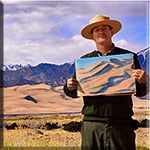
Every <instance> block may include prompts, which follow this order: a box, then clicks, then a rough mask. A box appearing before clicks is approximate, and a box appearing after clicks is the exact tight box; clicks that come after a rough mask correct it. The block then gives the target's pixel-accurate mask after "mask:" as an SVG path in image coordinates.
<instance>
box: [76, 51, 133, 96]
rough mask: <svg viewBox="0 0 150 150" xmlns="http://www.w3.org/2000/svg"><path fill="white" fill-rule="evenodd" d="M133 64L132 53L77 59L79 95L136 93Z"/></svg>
mask: <svg viewBox="0 0 150 150" xmlns="http://www.w3.org/2000/svg"><path fill="white" fill-rule="evenodd" d="M132 66H133V54H132V53H129V54H118V55H109V56H100V57H90V58H80V59H76V60H75V68H76V78H77V80H78V82H79V85H78V96H96V95H127V94H134V93H135V92H136V88H135V79H134V78H133V77H132Z"/></svg>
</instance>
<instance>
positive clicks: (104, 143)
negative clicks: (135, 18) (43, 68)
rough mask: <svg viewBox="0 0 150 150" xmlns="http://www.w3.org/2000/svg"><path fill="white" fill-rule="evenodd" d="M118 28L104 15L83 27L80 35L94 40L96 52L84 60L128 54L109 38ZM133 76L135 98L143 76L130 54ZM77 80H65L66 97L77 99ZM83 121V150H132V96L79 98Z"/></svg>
mask: <svg viewBox="0 0 150 150" xmlns="http://www.w3.org/2000/svg"><path fill="white" fill-rule="evenodd" d="M120 29H121V23H120V22H119V21H116V20H110V18H109V17H107V16H102V15H96V16H95V17H94V18H92V19H91V20H90V21H89V24H88V25H87V26H85V27H84V28H83V29H82V31H81V35H82V36H83V37H84V38H86V39H91V40H94V41H95V44H96V50H94V51H92V52H91V53H88V54H86V55H84V56H82V57H81V58H85V57H97V56H100V57H103V56H106V55H115V54H125V53H131V52H130V51H128V50H124V49H121V48H118V47H115V45H114V44H113V42H112V36H113V35H114V34H115V33H117V32H118V31H119V30H120ZM134 56H135V57H134V62H135V64H134V67H135V68H136V69H135V70H133V76H134V78H135V80H136V88H137V89H136V90H137V93H136V95H137V96H143V95H144V94H145V93H146V74H145V71H144V70H142V69H140V65H139V63H138V61H137V58H136V55H135V54H134ZM77 86H78V81H77V80H76V78H75V75H74V77H73V78H70V79H68V80H67V82H66V84H65V86H64V92H65V94H66V95H68V96H70V97H73V98H76V97H77ZM83 101H84V106H83V109H82V114H83V122H82V126H81V136H82V149H83V150H135V133H134V128H133V119H132V116H133V110H132V95H122V96H109V95H102V96H83Z"/></svg>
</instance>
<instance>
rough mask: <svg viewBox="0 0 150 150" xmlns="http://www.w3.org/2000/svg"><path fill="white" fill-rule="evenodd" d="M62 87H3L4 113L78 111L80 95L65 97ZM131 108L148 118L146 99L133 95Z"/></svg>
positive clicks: (40, 85)
mask: <svg viewBox="0 0 150 150" xmlns="http://www.w3.org/2000/svg"><path fill="white" fill-rule="evenodd" d="M62 88H63V87H56V88H55V89H52V88H51V87H49V86H48V85H45V84H39V85H23V86H14V87H9V88H4V114H31V113H32V114H39V113H63V112H80V111H81V109H82V106H83V102H82V97H80V98H77V99H72V98H70V97H67V96H65V95H64V93H63V90H62ZM27 95H30V96H32V97H33V98H34V99H36V100H37V103H34V102H32V101H28V100H26V99H25V96H27ZM133 109H134V111H135V112H143V117H144V118H145V117H146V118H149V101H148V100H141V99H139V98H137V97H135V96H133ZM145 115H147V116H145ZM136 118H137V116H136Z"/></svg>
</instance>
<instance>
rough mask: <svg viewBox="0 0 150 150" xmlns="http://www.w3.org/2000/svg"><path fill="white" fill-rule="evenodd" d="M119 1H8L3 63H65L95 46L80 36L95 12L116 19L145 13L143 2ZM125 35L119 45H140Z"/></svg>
mask: <svg viewBox="0 0 150 150" xmlns="http://www.w3.org/2000/svg"><path fill="white" fill-rule="evenodd" d="M120 3H121V2H109V3H107V2H92V1H90V2H75V1H74V2H62V3H61V2H49V3H48V2H43V3H42V2H39V3H37V2H32V3H27V2H26V3H16V4H7V5H5V6H4V7H5V14H4V63H6V64H10V63H12V64H14V63H15V64H16V63H18V64H31V65H35V64H39V63H42V62H49V63H64V62H69V61H73V60H74V59H75V58H79V57H80V56H81V55H83V54H85V53H87V52H90V51H92V50H94V49H95V45H94V42H91V41H89V40H86V39H83V38H82V37H81V36H80V30H81V28H82V27H83V26H84V25H85V24H86V23H87V22H88V20H89V18H91V17H93V16H94V15H95V14H97V13H102V14H107V15H110V16H112V18H116V19H121V17H122V16H126V15H129V16H131V15H134V16H136V15H137V16H138V15H141V16H144V15H145V12H146V10H144V9H145V6H144V5H145V4H144V3H141V2H136V3H134V2H131V3H130V5H129V4H128V3H124V7H120ZM121 6H122V5H121ZM133 10H134V12H133ZM135 25H137V24H135ZM116 36H117V35H116ZM124 39H125V38H124ZM124 39H123V38H122V37H121V39H117V40H116V45H118V46H121V47H127V48H132V49H133V48H136V49H139V48H141V47H140V46H139V45H141V44H140V43H139V45H134V43H133V44H130V43H129V42H127V41H126V40H124Z"/></svg>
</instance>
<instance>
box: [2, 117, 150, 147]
mask: <svg viewBox="0 0 150 150" xmlns="http://www.w3.org/2000/svg"><path fill="white" fill-rule="evenodd" d="M81 120H82V116H81V115H67V116H52V117H43V118H37V117H36V118H33V117H26V118H18V119H17V118H15V119H5V121H4V123H5V124H6V123H7V124H10V123H13V122H16V123H17V124H20V126H19V127H17V128H16V129H15V130H7V129H6V128H4V133H3V134H4V140H3V142H4V148H3V149H4V150H18V149H19V150H30V149H33V150H34V149H36V150H46V149H47V150H58V149H61V150H80V145H81V135H80V132H79V131H78V132H69V131H66V130H64V129H63V128H62V125H63V124H66V123H69V122H72V121H78V122H80V121H81ZM48 122H54V123H58V124H59V125H60V128H56V129H53V130H46V129H42V128H41V129H37V128H35V127H37V126H39V124H40V125H41V124H45V123H48ZM22 124H24V125H26V126H30V127H33V128H26V127H24V126H21V125H22ZM148 133H149V128H139V129H138V130H137V131H136V134H137V139H138V141H137V150H148V149H149V148H148V144H149V141H148V135H147V134H148ZM141 136H142V138H140V137H141Z"/></svg>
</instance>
